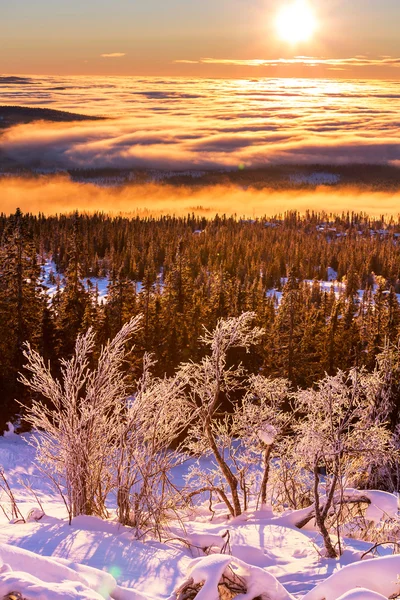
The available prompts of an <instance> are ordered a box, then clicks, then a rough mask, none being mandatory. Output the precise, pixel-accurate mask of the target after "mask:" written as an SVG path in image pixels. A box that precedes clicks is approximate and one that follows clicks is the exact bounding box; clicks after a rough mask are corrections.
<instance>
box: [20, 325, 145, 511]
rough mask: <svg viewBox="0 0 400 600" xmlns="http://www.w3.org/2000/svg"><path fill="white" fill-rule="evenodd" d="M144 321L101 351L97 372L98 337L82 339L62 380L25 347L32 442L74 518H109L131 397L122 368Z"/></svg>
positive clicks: (123, 331)
mask: <svg viewBox="0 0 400 600" xmlns="http://www.w3.org/2000/svg"><path fill="white" fill-rule="evenodd" d="M140 320H141V317H140V316H138V317H135V318H133V319H131V320H130V321H129V322H128V323H126V324H125V325H124V326H123V327H122V329H121V330H120V331H119V333H118V334H117V335H116V336H115V338H114V339H112V340H111V341H109V342H108V343H107V344H106V345H105V346H104V347H103V348H102V349H101V352H100V356H99V358H98V361H97V365H96V367H95V368H91V361H92V360H93V356H92V355H93V351H94V349H95V335H94V332H93V331H92V330H89V331H88V332H87V333H85V334H83V335H80V336H78V338H77V340H76V344H75V352H74V354H73V356H72V358H70V359H69V360H62V361H61V380H57V379H55V378H54V377H53V376H52V374H51V369H50V364H46V363H45V361H44V359H43V358H42V357H41V356H40V355H39V354H38V352H36V351H35V350H33V349H32V348H31V346H30V345H29V344H27V346H26V349H25V353H24V354H25V357H26V359H27V364H26V365H25V369H26V370H27V371H28V375H21V378H20V380H21V382H22V383H23V384H25V385H26V386H27V387H28V388H29V389H30V390H31V391H32V392H33V393H34V394H35V396H33V398H32V404H31V406H30V407H29V408H28V409H27V415H26V420H27V421H28V423H30V425H31V426H32V429H33V431H35V432H37V434H38V435H36V436H34V437H33V438H32V440H33V443H35V444H36V446H37V452H38V459H39V461H40V463H41V465H42V467H43V469H44V470H45V471H46V473H48V474H49V475H50V476H51V477H52V479H53V481H54V482H55V483H56V485H57V486H58V487H59V489H65V490H66V499H67V505H68V510H69V514H70V517H71V516H76V515H79V514H87V515H91V514H95V515H99V516H104V515H105V514H106V508H105V499H106V496H107V494H108V492H109V491H110V489H111V487H112V485H113V467H114V462H115V455H116V453H117V452H118V447H117V444H118V436H117V434H118V431H119V426H120V421H121V418H122V414H123V412H124V410H125V405H126V404H125V400H126V397H127V396H128V386H127V378H126V376H125V375H124V373H123V371H122V369H121V367H122V364H123V361H124V359H125V356H126V354H127V342H129V340H130V339H131V337H132V336H133V335H134V334H135V333H136V332H137V331H138V329H139V326H140ZM36 395H38V396H39V398H38V399H37V396H36Z"/></svg>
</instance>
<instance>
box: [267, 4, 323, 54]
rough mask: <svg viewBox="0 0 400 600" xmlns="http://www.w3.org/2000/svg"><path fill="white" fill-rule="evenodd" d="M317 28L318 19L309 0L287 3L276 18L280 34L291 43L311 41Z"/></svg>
mask: <svg viewBox="0 0 400 600" xmlns="http://www.w3.org/2000/svg"><path fill="white" fill-rule="evenodd" d="M316 28H317V19H316V17H315V14H314V12H313V10H312V8H311V6H310V4H309V3H308V2H307V0H296V1H295V2H291V3H290V4H287V5H285V6H284V7H283V8H282V9H281V10H280V12H279V13H278V16H277V18H276V29H277V33H278V36H279V37H280V38H281V39H282V40H284V41H286V42H288V43H289V44H297V43H299V42H307V41H309V40H310V39H311V38H312V36H313V35H314V32H315V30H316Z"/></svg>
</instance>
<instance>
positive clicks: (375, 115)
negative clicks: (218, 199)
mask: <svg viewBox="0 0 400 600" xmlns="http://www.w3.org/2000/svg"><path fill="white" fill-rule="evenodd" d="M356 58H357V60H365V58H363V57H356ZM60 88H61V89H62V94H60V93H59V90H60ZM6 94H8V95H7V96H6ZM4 95H5V99H6V101H7V102H8V103H9V104H14V105H16V104H20V105H26V106H34V105H47V106H51V107H52V108H57V109H61V110H62V109H64V110H65V109H67V110H69V111H72V112H77V113H80V114H85V113H90V114H97V115H103V116H108V117H110V118H109V119H105V120H100V121H83V122H79V123H78V122H74V123H68V124H66V123H33V124H30V125H20V126H16V127H14V128H12V129H9V130H6V131H4V132H3V133H2V134H1V136H0V165H1V166H2V168H3V169H7V168H9V169H10V170H11V168H15V167H17V168H30V169H40V170H43V169H45V170H54V169H57V170H66V169H82V168H83V169H87V168H97V169H99V168H108V167H112V168H126V169H137V168H139V169H140V168H147V169H153V168H154V169H170V170H181V169H225V168H237V166H238V165H239V164H244V165H246V167H258V166H263V165H272V164H277V163H279V164H282V163H287V164H293V163H302V164H308V163H312V164H316V163H318V164H351V163H358V164H359V163H366V162H368V163H376V164H399V161H400V144H399V131H400V120H399V119H398V118H396V115H399V114H400V93H399V87H398V83H396V82H390V81H388V82H376V81H371V82H369V83H368V82H365V81H332V80H331V81H329V80H315V79H310V80H300V79H293V80H292V79H277V78H275V79H265V78H260V79H259V80H255V79H241V80H236V81H235V80H200V79H190V78H177V79H169V80H167V81H165V80H163V79H154V78H125V79H123V78H115V79H112V78H111V79H108V80H107V82H106V83H104V81H103V80H102V79H101V78H100V79H97V78H90V79H88V80H85V81H83V80H82V78H79V77H78V78H73V77H63V78H56V77H52V78H50V77H49V78H45V77H42V78H40V79H35V78H33V79H32V83H31V84H30V85H23V86H20V85H18V84H17V82H15V85H10V86H9V87H8V88H7V90H5V91H4Z"/></svg>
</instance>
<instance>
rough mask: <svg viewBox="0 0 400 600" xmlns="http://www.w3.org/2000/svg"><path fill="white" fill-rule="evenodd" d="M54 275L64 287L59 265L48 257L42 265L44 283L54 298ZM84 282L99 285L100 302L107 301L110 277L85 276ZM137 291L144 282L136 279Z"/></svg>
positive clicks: (55, 289)
mask: <svg viewBox="0 0 400 600" xmlns="http://www.w3.org/2000/svg"><path fill="white" fill-rule="evenodd" d="M52 275H53V276H54V277H55V278H56V280H57V279H58V282H59V286H60V289H61V290H62V289H63V288H64V280H63V276H62V275H60V274H57V267H56V265H55V263H54V261H53V260H52V259H51V258H48V259H46V261H45V263H44V264H43V265H42V283H43V285H45V286H46V294H47V296H48V297H49V298H53V296H54V294H55V293H56V292H57V283H52V282H51V279H52ZM82 282H83V283H84V285H85V286H86V287H87V286H88V285H89V286H90V287H91V288H92V289H95V288H96V287H97V293H98V302H99V303H101V302H106V301H107V294H108V285H109V283H110V282H109V280H108V277H85V278H84V279H83V280H82ZM135 286H136V292H137V293H139V292H140V291H141V289H142V282H141V281H136V282H135Z"/></svg>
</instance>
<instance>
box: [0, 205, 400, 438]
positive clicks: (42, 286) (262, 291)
mask: <svg viewBox="0 0 400 600" xmlns="http://www.w3.org/2000/svg"><path fill="white" fill-rule="evenodd" d="M0 235H1V248H0V273H1V277H0V346H1V348H0V351H1V357H2V359H1V363H0V394H1V398H2V406H1V426H2V427H4V426H5V423H6V422H7V421H8V420H9V419H10V418H13V417H15V415H16V414H23V407H22V410H21V406H20V405H19V404H16V403H15V399H17V400H18V401H19V402H22V404H24V403H29V401H30V400H29V397H27V396H26V390H25V389H24V387H23V386H21V385H20V384H19V383H18V373H19V372H21V370H22V368H23V364H24V358H23V348H24V343H25V342H29V343H30V344H31V345H32V347H33V348H34V349H35V350H37V351H39V352H40V353H41V354H42V355H43V356H44V357H45V359H46V360H49V359H51V361H52V364H54V365H56V364H57V363H58V361H59V360H60V359H68V358H69V357H70V356H71V355H72V352H73V350H74V346H75V340H76V337H77V335H78V334H80V333H84V332H86V331H87V330H88V328H89V327H92V328H93V330H94V332H95V335H96V346H97V347H98V348H100V347H101V345H102V344H104V343H105V342H106V341H107V340H108V339H109V338H112V337H113V336H115V335H116V333H117V332H118V331H119V330H120V329H121V327H122V325H123V324H124V323H126V322H127V321H129V320H130V319H131V318H132V317H134V316H136V315H138V314H142V315H143V326H142V328H141V330H140V332H139V333H138V335H137V336H136V338H135V346H134V348H133V350H132V352H131V353H130V355H129V359H128V360H127V363H126V365H125V369H126V370H127V372H128V373H129V375H130V377H131V378H132V381H134V380H135V379H137V377H139V376H140V374H141V369H142V357H143V354H144V352H147V353H152V354H153V356H154V359H155V361H156V365H155V373H156V375H158V376H164V375H171V374H172V373H173V372H174V370H175V369H176V367H177V366H178V365H179V364H180V363H181V362H183V361H187V360H193V361H196V360H198V359H200V358H201V357H202V356H203V352H204V349H202V346H201V344H199V337H200V336H201V335H202V333H203V331H204V328H206V329H207V330H212V329H213V328H214V327H215V326H216V324H217V322H218V320H219V319H220V318H225V317H234V316H239V315H240V314H242V313H243V312H245V311H253V312H254V313H255V324H256V325H258V326H260V327H262V328H263V329H264V334H263V336H262V339H260V341H259V343H258V344H257V346H256V347H254V348H253V349H252V352H251V353H250V354H247V353H246V352H243V351H241V350H235V351H232V352H231V354H232V356H230V357H229V360H232V361H233V362H235V361H236V362H237V361H238V360H242V361H243V364H244V366H245V367H246V369H248V370H249V371H250V372H251V373H262V374H263V375H265V376H271V377H285V378H287V379H288V380H289V381H290V382H291V384H292V385H293V386H295V387H296V388H305V387H307V386H310V385H312V384H314V383H315V382H316V381H318V380H319V379H321V378H322V377H323V376H324V374H325V373H327V374H328V375H334V374H335V373H336V372H337V370H338V369H343V370H347V369H349V368H351V367H354V366H363V365H365V366H366V367H367V368H368V369H372V368H373V367H374V365H375V357H376V355H377V354H379V352H381V351H382V349H383V347H384V345H385V344H386V343H390V342H395V341H396V340H397V338H398V334H399V326H400V307H399V302H398V297H397V295H396V294H397V293H398V292H400V252H399V240H400V222H399V221H395V220H394V219H391V220H389V221H385V220H384V218H383V217H382V219H380V220H376V219H374V220H372V219H369V218H368V216H367V215H363V214H351V213H346V214H342V215H327V214H324V213H321V214H315V213H306V214H305V215H303V216H301V215H300V214H298V213H296V212H293V213H288V214H285V215H278V216H277V217H276V218H274V219H268V220H267V219H259V220H246V221H244V220H240V219H235V218H233V217H231V218H227V217H226V216H223V215H222V216H217V217H215V218H214V219H212V220H207V219H205V218H199V217H196V216H194V215H188V216H187V217H186V218H175V217H162V218H159V219H153V218H147V219H146V218H136V217H135V218H127V217H111V216H107V215H104V214H94V215H87V214H78V213H74V214H71V215H58V216H52V217H47V216H44V215H37V216H34V215H30V214H22V213H21V211H20V210H17V211H16V213H15V214H13V215H11V216H5V215H2V216H0ZM49 260H52V263H51V265H52V269H51V270H50V273H49V275H48V277H47V279H46V278H45V277H44V276H43V265H45V264H46V261H49ZM332 273H333V274H334V276H335V278H336V279H337V280H338V281H339V282H341V283H340V284H335V285H330V286H329V285H327V284H325V285H324V284H323V282H324V281H325V282H326V280H327V279H329V278H332ZM328 275H329V277H328ZM99 278H101V279H99ZM104 278H106V279H107V296H106V299H105V300H104V299H102V300H100V299H99V293H98V282H100V281H103V282H104ZM49 286H53V289H54V290H55V291H54V293H53V294H51V295H49V294H48V293H47V291H48V287H49ZM226 408H228V406H226Z"/></svg>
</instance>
